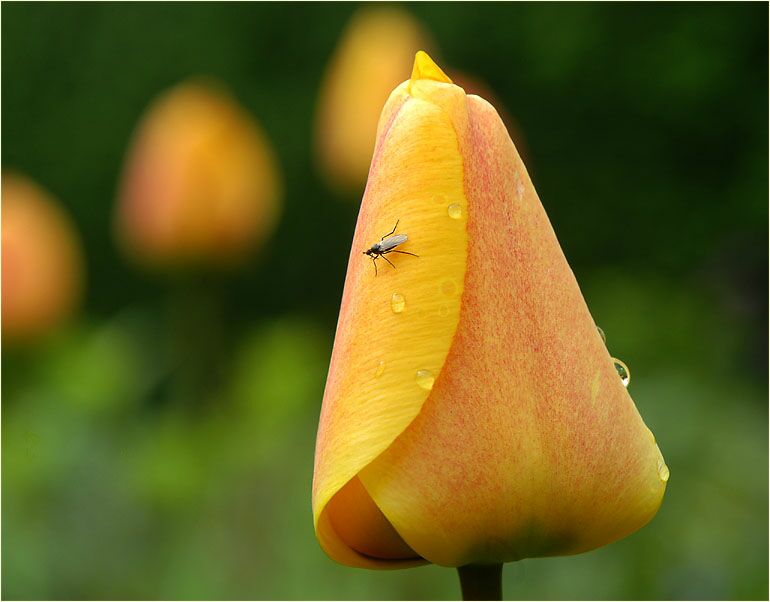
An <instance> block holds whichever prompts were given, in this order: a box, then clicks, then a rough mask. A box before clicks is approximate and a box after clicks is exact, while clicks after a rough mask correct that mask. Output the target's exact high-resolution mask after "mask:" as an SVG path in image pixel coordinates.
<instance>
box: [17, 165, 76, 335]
mask: <svg viewBox="0 0 770 602" xmlns="http://www.w3.org/2000/svg"><path fill="white" fill-rule="evenodd" d="M2 195H3V200H2V220H3V222H2V266H3V272H2V286H3V291H2V302H3V308H2V315H3V322H2V337H3V343H13V342H22V341H31V340H34V339H37V338H38V337H40V336H42V335H44V334H46V333H48V332H49V331H51V330H52V329H54V328H55V327H57V326H59V325H60V324H61V323H62V322H63V321H64V320H66V318H68V317H69V316H70V315H71V314H72V312H73V311H74V309H75V308H76V306H77V304H78V302H79V301H80V297H81V294H82V289H83V276H84V265H83V251H82V248H81V245H80V241H79V239H78V236H77V233H76V231H75V227H74V225H73V223H72V221H71V220H70V218H69V217H68V216H67V215H66V214H65V213H64V211H63V210H62V209H61V207H60V206H59V203H58V202H57V201H56V200H55V199H54V198H52V197H51V196H50V195H49V194H48V193H47V192H46V191H44V190H43V189H42V188H40V187H39V186H38V185H37V184H35V183H34V182H32V181H31V180H30V179H28V178H26V177H24V176H22V175H20V174H17V173H11V172H4V173H3V175H2Z"/></svg>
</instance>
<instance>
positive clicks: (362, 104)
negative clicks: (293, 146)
mask: <svg viewBox="0 0 770 602" xmlns="http://www.w3.org/2000/svg"><path fill="white" fill-rule="evenodd" d="M430 45H431V44H430V43H429V40H428V36H427V34H426V33H425V32H424V31H423V30H422V28H421V27H420V25H419V24H418V23H417V22H416V21H415V19H414V18H413V17H412V16H411V15H410V14H409V13H407V12H406V11H403V10H401V9H398V8H394V7H375V8H369V7H367V8H364V9H361V10H359V11H358V12H357V13H356V14H355V15H354V16H353V18H352V19H351V21H350V23H349V24H348V26H347V28H346V30H345V32H344V34H343V35H342V39H341V40H340V42H339V44H338V46H337V49H336V50H335V52H334V56H333V57H332V59H331V61H330V64H329V67H328V69H327V71H326V74H325V76H324V80H323V84H322V87H321V92H320V97H319V102H318V113H317V117H316V128H315V147H316V155H317V161H318V164H319V167H320V168H321V170H322V172H323V174H324V176H325V177H326V179H327V180H328V182H329V183H330V185H332V186H333V187H334V188H336V189H337V190H339V191H341V192H347V193H353V194H354V196H355V198H360V196H359V195H360V193H361V191H362V190H363V187H364V184H365V183H366V174H367V173H368V172H369V163H370V162H371V159H372V151H373V150H374V141H375V133H376V131H377V121H378V119H379V116H380V111H381V110H382V105H383V104H385V101H386V100H387V98H388V95H389V94H390V92H391V90H393V88H394V87H395V86H396V85H397V84H399V83H401V82H402V81H404V73H407V72H408V71H407V70H408V69H409V67H410V65H411V63H412V60H413V59H414V54H415V52H417V51H418V50H419V49H420V48H426V47H430ZM362 82H365V84H364V85H362Z"/></svg>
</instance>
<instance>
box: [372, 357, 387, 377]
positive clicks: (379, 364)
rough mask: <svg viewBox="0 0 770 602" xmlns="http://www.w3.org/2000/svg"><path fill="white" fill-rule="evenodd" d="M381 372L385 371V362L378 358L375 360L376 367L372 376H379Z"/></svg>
mask: <svg viewBox="0 0 770 602" xmlns="http://www.w3.org/2000/svg"><path fill="white" fill-rule="evenodd" d="M383 372H385V362H384V361H382V360H380V361H379V362H377V369H376V370H375V371H374V377H375V378H379V377H380V376H382V373H383Z"/></svg>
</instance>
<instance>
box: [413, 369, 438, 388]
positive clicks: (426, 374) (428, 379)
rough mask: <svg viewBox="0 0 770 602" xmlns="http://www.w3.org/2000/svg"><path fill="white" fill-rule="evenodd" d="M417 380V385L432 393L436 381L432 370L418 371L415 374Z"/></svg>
mask: <svg viewBox="0 0 770 602" xmlns="http://www.w3.org/2000/svg"><path fill="white" fill-rule="evenodd" d="M415 378H416V379H417V384H418V385H419V386H420V387H422V388H423V389H425V390H426V391H430V390H431V389H432V388H433V383H434V382H435V380H436V379H435V378H434V376H433V372H431V371H430V370H418V371H417V372H416V373H415Z"/></svg>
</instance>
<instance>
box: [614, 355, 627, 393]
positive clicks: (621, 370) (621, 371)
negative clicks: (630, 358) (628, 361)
mask: <svg viewBox="0 0 770 602" xmlns="http://www.w3.org/2000/svg"><path fill="white" fill-rule="evenodd" d="M612 363H613V364H615V370H617V371H618V376H619V377H620V380H622V381H623V386H624V387H627V386H628V383H630V382H631V371H630V370H629V369H628V366H626V365H625V364H624V363H623V362H621V361H620V360H619V359H618V358H616V357H613V358H612Z"/></svg>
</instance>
